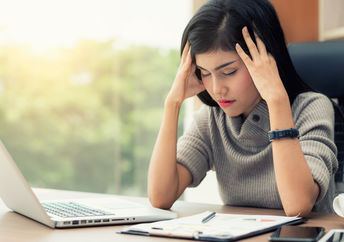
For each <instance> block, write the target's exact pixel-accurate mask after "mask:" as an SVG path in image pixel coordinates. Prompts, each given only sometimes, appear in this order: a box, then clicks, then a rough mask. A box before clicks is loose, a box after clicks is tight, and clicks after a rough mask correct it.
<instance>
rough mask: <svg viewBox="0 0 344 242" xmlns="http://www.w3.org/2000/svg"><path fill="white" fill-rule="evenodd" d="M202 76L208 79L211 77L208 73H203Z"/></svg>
mask: <svg viewBox="0 0 344 242" xmlns="http://www.w3.org/2000/svg"><path fill="white" fill-rule="evenodd" d="M201 76H202V77H207V76H210V73H206V74H205V73H201Z"/></svg>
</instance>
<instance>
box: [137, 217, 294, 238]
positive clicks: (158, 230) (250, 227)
mask: <svg viewBox="0 0 344 242" xmlns="http://www.w3.org/2000/svg"><path fill="white" fill-rule="evenodd" d="M209 214H210V212H204V213H200V214H197V215H193V216H188V217H183V218H178V219H173V220H167V221H161V222H155V223H149V224H138V225H134V226H131V227H130V229H131V230H137V231H145V232H149V233H150V234H154V235H163V236H175V237H185V238H194V237H196V238H197V235H198V234H199V233H201V234H202V235H210V236H211V235H212V236H226V237H237V236H240V235H244V234H248V233H251V232H254V231H260V230H263V229H266V228H270V227H274V226H276V225H280V224H284V223H287V222H291V221H293V220H297V219H299V218H297V217H286V216H268V215H243V214H223V213H217V214H216V215H215V217H214V218H212V219H211V220H210V221H209V222H207V223H202V219H203V218H205V217H206V216H207V215H209Z"/></svg>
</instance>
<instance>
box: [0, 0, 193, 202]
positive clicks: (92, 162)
mask: <svg viewBox="0 0 344 242" xmlns="http://www.w3.org/2000/svg"><path fill="white" fill-rule="evenodd" d="M191 3H192V2H191V1H190V0H174V1H159V0H146V1H140V0H135V1H125V0H30V1H25V0H11V1H2V0H1V1H0V139H1V140H2V142H3V143H4V144H5V145H6V147H7V148H8V150H9V151H10V153H11V155H12V156H13V158H14V160H15V161H16V162H17V164H18V166H19V168H20V169H21V170H22V172H23V174H24V176H25V177H26V178H27V180H28V181H29V182H30V184H31V185H32V186H34V187H46V188H59V189H68V190H78V191H89V192H105V193H116V194H126V195H146V178H147V170H148V163H149V159H150V155H151V152H152V149H153V145H154V142H155V139H156V136H157V133H158V129H159V126H160V123H161V116H162V110H163V102H164V99H165V96H166V95H167V92H168V90H169V88H170V86H171V84H172V81H173V80H174V76H175V73H176V70H177V68H178V65H179V45H180V39H181V35H182V32H183V30H184V27H185V25H186V23H187V22H188V20H189V18H190V16H191V14H192V11H191ZM183 113H184V112H182V116H181V122H180V123H181V125H180V129H179V130H180V133H182V132H183V115H184V114H183Z"/></svg>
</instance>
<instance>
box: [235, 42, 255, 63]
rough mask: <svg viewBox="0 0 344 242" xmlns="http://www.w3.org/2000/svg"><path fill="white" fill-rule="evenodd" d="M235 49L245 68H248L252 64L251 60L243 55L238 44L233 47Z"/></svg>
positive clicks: (243, 52)
mask: <svg viewBox="0 0 344 242" xmlns="http://www.w3.org/2000/svg"><path fill="white" fill-rule="evenodd" d="M235 49H236V51H237V53H238V55H239V56H240V58H241V59H242V61H243V62H244V64H245V66H246V67H247V68H249V67H250V66H251V64H252V60H251V58H250V57H249V56H248V55H247V54H246V53H245V51H244V50H243V49H242V48H241V46H240V45H239V44H238V43H237V44H236V45H235Z"/></svg>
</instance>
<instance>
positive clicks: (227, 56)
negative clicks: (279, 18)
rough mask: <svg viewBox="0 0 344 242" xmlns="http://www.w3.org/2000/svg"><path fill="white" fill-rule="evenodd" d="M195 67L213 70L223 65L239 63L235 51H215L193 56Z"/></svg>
mask: <svg viewBox="0 0 344 242" xmlns="http://www.w3.org/2000/svg"><path fill="white" fill-rule="evenodd" d="M195 60H196V65H198V66H200V67H203V68H205V69H213V68H215V67H217V66H219V65H221V64H223V63H227V62H232V61H239V60H240V57H239V56H238V54H237V53H236V52H235V51H223V50H216V51H210V52H205V53H202V54H196V55H195Z"/></svg>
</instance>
